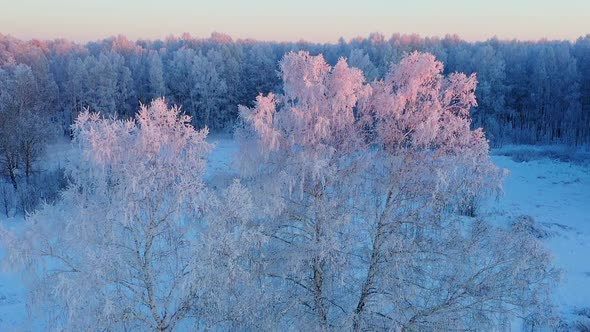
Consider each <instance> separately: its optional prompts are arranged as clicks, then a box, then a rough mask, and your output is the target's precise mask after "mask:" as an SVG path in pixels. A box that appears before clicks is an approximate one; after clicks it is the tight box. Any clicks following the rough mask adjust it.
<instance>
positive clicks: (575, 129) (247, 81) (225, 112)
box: [0, 33, 590, 146]
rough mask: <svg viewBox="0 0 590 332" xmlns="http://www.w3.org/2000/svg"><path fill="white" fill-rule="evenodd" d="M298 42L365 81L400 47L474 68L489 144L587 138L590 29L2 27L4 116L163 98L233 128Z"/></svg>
mask: <svg viewBox="0 0 590 332" xmlns="http://www.w3.org/2000/svg"><path fill="white" fill-rule="evenodd" d="M292 50H306V51H309V52H310V53H311V54H320V53H321V54H323V55H324V57H325V58H326V60H327V61H328V62H329V63H330V64H332V65H333V64H335V63H336V62H337V60H338V59H339V58H340V57H346V58H348V62H349V63H350V65H351V66H355V67H358V68H360V69H362V70H363V71H364V72H365V76H366V77H367V79H368V80H374V79H380V78H382V77H383V76H384V74H385V73H386V72H387V71H388V70H389V67H390V65H391V64H392V63H396V62H398V61H399V60H400V59H401V58H402V56H403V55H404V54H408V53H409V52H411V51H414V50H418V51H425V52H430V53H433V54H434V55H436V57H437V58H438V59H439V60H441V61H442V62H443V63H444V64H445V69H444V72H445V74H448V73H452V72H455V71H458V72H465V73H468V74H469V73H477V79H478V81H479V85H478V87H477V91H476V94H477V98H478V103H479V105H478V106H477V107H476V108H475V109H474V110H473V113H472V114H473V118H474V124H473V125H474V126H482V127H483V128H484V129H485V132H486V135H487V137H488V138H489V139H490V140H491V143H492V145H495V146H499V145H502V144H506V143H526V144H552V143H560V144H567V145H587V144H588V143H590V35H588V36H586V37H582V38H579V39H578V40H576V41H575V42H569V41H546V40H543V41H539V42H522V41H501V40H498V39H491V40H488V41H485V42H475V43H470V42H466V41H463V40H461V39H460V38H458V37H456V36H447V37H445V38H422V37H420V36H417V35H399V34H394V35H393V36H391V37H390V38H389V39H387V38H385V37H384V36H383V35H380V34H372V35H370V36H369V37H368V38H356V39H353V40H350V41H345V40H343V39H341V40H340V41H339V42H338V43H336V44H315V43H308V42H303V41H302V42H295V43H279V42H260V41H255V40H233V39H232V38H231V37H229V36H227V35H224V34H219V33H214V34H212V35H211V37H210V38H206V39H199V38H193V37H191V36H190V35H189V34H184V35H182V36H180V37H168V38H167V39H165V40H138V41H135V42H134V41H130V40H128V39H127V38H125V37H124V36H118V37H113V38H109V39H105V40H100V41H96V42H90V43H87V44H85V45H81V44H76V43H73V42H71V41H67V40H53V41H39V40H31V41H22V40H18V39H15V38H12V37H10V36H5V35H1V34H0V117H2V118H6V117H9V116H8V115H7V114H9V113H11V114H12V115H13V117H14V115H15V114H18V115H17V118H24V119H26V120H24V121H31V119H36V120H34V121H43V120H39V119H37V118H38V117H40V118H41V119H43V118H46V119H47V118H51V119H52V120H53V121H52V122H53V123H55V124H57V125H58V127H61V130H62V132H63V133H66V134H67V133H69V128H70V125H71V124H72V121H73V119H75V117H76V116H77V114H78V113H80V112H81V111H82V110H83V109H84V108H86V107H88V108H89V109H90V110H92V111H98V112H101V113H102V114H105V115H108V116H117V117H119V118H127V117H129V116H131V115H132V114H133V112H134V111H135V110H136V109H137V108H138V106H139V102H141V103H148V102H149V101H151V100H152V99H154V98H157V97H159V96H166V98H167V101H168V102H169V103H174V104H178V105H182V109H183V110H184V111H185V112H186V113H187V114H189V115H191V116H192V118H193V122H194V125H195V126H197V127H199V128H202V127H205V126H207V127H209V128H211V129H213V130H221V129H224V128H231V127H232V125H233V123H234V122H235V121H236V119H237V109H238V108H237V106H238V105H240V104H242V105H247V106H252V104H251V101H252V100H253V98H254V97H255V96H256V95H258V94H259V93H268V92H270V91H276V92H281V91H280V85H279V77H278V75H277V71H278V61H279V59H281V58H282V56H283V55H284V54H285V53H287V52H289V51H292ZM32 114H34V117H33V118H30V117H29V116H31V115H32ZM2 121H3V120H2V119H0V125H1V122H2ZM10 126H11V127H13V128H14V127H15V125H14V124H10ZM31 130H32V129H31ZM20 133H21V134H24V132H23V131H20Z"/></svg>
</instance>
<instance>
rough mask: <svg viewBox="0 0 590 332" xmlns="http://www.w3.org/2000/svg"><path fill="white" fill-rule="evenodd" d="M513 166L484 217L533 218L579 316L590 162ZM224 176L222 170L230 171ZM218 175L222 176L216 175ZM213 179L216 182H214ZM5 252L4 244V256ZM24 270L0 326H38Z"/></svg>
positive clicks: (566, 309) (589, 302) (217, 161)
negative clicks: (30, 306)
mask: <svg viewBox="0 0 590 332" xmlns="http://www.w3.org/2000/svg"><path fill="white" fill-rule="evenodd" d="M208 140H209V141H210V142H211V143H214V144H215V149H214V151H213V152H212V154H211V155H210V157H209V162H208V169H207V175H206V177H207V180H208V181H209V182H214V183H215V184H214V185H217V184H219V185H222V183H223V182H224V181H223V180H224V179H227V178H228V177H231V176H232V174H235V172H234V170H233V169H232V160H233V157H234V155H235V154H236V151H237V146H236V144H235V142H234V141H233V139H232V138H231V136H230V135H212V136H211V137H210V138H209V139H208ZM71 152H72V148H71V145H70V144H69V142H67V141H66V140H64V141H60V142H59V143H56V144H53V145H52V146H50V148H49V149H48V152H47V156H46V158H45V161H44V167H46V168H52V167H53V168H54V167H57V166H58V165H62V166H63V165H65V164H66V163H67V162H68V161H69V159H70V157H71V156H72V153H71ZM493 160H494V162H495V163H496V164H497V165H498V166H500V167H502V168H506V169H508V170H509V171H510V175H508V177H507V178H506V180H505V183H504V192H505V193H504V195H503V196H502V197H500V198H499V199H498V200H497V201H491V202H487V203H485V205H484V207H483V208H482V212H481V214H480V216H481V217H483V218H486V219H488V220H493V221H494V222H495V223H498V224H501V225H509V224H510V222H512V221H513V220H514V219H515V218H517V217H518V216H521V215H528V216H530V217H532V218H533V219H534V220H535V222H536V224H537V225H538V226H539V227H540V228H542V229H543V230H545V231H546V232H547V233H548V234H549V236H548V237H547V238H545V239H543V241H544V242H545V243H546V245H547V247H548V248H549V249H550V250H551V252H552V253H553V254H554V256H555V265H556V266H557V267H559V268H561V269H562V271H563V280H562V282H561V283H560V285H559V286H558V288H557V289H556V291H555V294H554V300H555V303H556V304H557V306H558V308H559V309H560V312H561V313H562V314H563V316H564V317H565V318H566V319H567V318H568V317H569V318H570V319H575V318H574V315H573V312H574V310H576V309H580V308H584V307H590V163H585V164H584V163H570V162H564V161H558V160H552V159H549V158H541V159H534V160H530V161H523V162H516V161H514V160H513V159H511V158H510V157H508V156H500V155H494V156H493ZM228 173H229V176H227V175H225V176H224V175H223V174H228ZM217 177H220V181H216V178H217ZM214 180H215V181H214ZM0 223H2V224H3V226H5V227H8V228H10V229H13V230H16V231H18V230H19V229H20V228H21V226H22V217H20V218H19V217H17V218H10V219H6V218H5V216H3V215H2V216H0ZM3 255H4V252H3V249H2V248H1V247H0V257H1V256H3ZM24 277H25V276H23V275H21V274H19V273H17V272H11V271H9V270H8V269H6V267H4V268H3V269H2V270H1V271H0V331H29V330H40V328H39V326H36V325H35V317H29V315H28V313H27V310H26V297H27V290H26V286H25V282H24V280H23V279H24Z"/></svg>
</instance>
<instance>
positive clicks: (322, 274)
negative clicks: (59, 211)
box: [236, 52, 370, 330]
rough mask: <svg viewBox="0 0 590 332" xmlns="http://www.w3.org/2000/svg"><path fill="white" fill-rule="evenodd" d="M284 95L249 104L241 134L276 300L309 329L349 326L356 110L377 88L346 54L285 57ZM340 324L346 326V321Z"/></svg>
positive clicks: (243, 113) (358, 142)
mask: <svg viewBox="0 0 590 332" xmlns="http://www.w3.org/2000/svg"><path fill="white" fill-rule="evenodd" d="M280 68H281V73H282V77H283V82H284V86H283V89H284V91H285V95H284V96H276V95H274V94H269V95H267V96H262V95H261V96H259V97H258V98H257V100H256V104H255V107H254V108H252V109H248V108H246V107H242V108H241V109H240V116H241V118H242V120H243V121H244V127H243V128H242V129H240V130H238V132H237V134H236V135H237V136H236V137H237V138H238V140H239V143H240V145H241V153H240V158H239V159H240V160H241V164H240V166H241V170H242V172H243V175H244V176H246V177H250V178H253V179H255V180H254V184H253V187H254V188H256V189H253V190H255V192H257V193H258V194H259V196H258V199H259V200H258V201H257V204H258V205H259V206H260V207H261V210H263V211H265V212H266V213H267V217H266V218H264V222H263V223H262V227H263V230H264V233H265V234H267V235H268V236H269V238H270V240H271V241H270V243H269V248H268V249H267V250H271V252H272V256H270V257H272V258H271V259H269V260H270V261H269V262H268V264H269V267H268V270H267V271H266V273H267V275H268V277H269V278H271V279H277V280H278V281H277V282H278V283H279V284H280V285H281V289H280V292H281V294H285V295H284V296H282V297H281V299H280V303H278V304H277V306H278V307H279V308H280V309H279V310H284V311H285V312H286V314H285V315H284V316H285V317H281V318H282V319H285V320H288V321H290V320H294V321H297V322H298V324H299V325H298V326H299V327H298V328H301V329H305V330H314V329H317V328H318V327H319V329H328V328H330V327H336V326H342V325H341V322H342V321H343V318H342V315H343V312H342V311H341V310H340V309H339V306H340V305H343V303H342V304H339V303H338V302H340V299H339V296H338V293H339V289H340V288H341V287H342V286H343V282H344V280H342V279H341V278H340V277H341V276H342V275H343V274H344V271H346V270H347V269H348V267H347V265H348V257H347V256H346V254H345V253H346V252H347V251H348V248H347V245H348V243H349V242H348V241H347V240H346V239H345V237H343V234H342V233H343V231H344V230H345V229H346V228H347V227H350V223H351V218H350V216H351V206H350V204H349V201H350V198H351V197H354V195H355V186H354V184H355V183H357V182H358V179H359V178H358V176H359V171H360V168H361V167H362V165H363V164H364V161H363V160H359V159H356V158H350V157H351V156H352V155H354V154H355V153H357V152H358V151H359V146H363V145H364V142H363V141H362V139H361V137H360V135H359V133H358V131H359V128H357V127H356V126H355V117H354V114H353V113H354V108H355V106H356V105H357V101H358V100H359V99H361V98H365V97H366V96H367V95H368V94H369V92H370V88H369V87H368V86H366V85H365V82H364V77H363V75H362V72H361V71H360V70H358V69H353V68H349V67H348V65H347V63H346V60H344V59H341V60H340V61H339V62H338V64H337V65H336V66H335V67H333V68H332V67H331V66H329V65H328V64H327V63H326V62H325V61H324V59H323V58H322V57H321V56H315V57H314V56H310V55H309V53H307V52H300V53H289V54H288V55H286V56H285V57H284V58H283V60H282V61H281V63H280ZM339 324H340V325H339Z"/></svg>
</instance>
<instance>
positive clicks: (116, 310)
mask: <svg viewBox="0 0 590 332" xmlns="http://www.w3.org/2000/svg"><path fill="white" fill-rule="evenodd" d="M189 122H190V118H189V117H188V116H185V115H183V114H181V113H180V111H179V109H178V108H177V107H173V108H168V107H167V105H166V103H165V102H164V100H162V99H158V100H156V101H154V102H152V104H151V105H150V106H149V107H148V106H142V108H141V110H140V111H139V113H138V114H137V116H136V118H135V120H124V121H123V120H112V119H103V118H101V117H100V116H99V115H98V114H96V113H90V112H88V111H86V112H83V113H81V114H80V116H79V117H78V119H77V120H76V123H75V125H74V137H75V138H74V144H76V145H77V146H78V147H79V149H80V160H79V163H75V164H73V166H72V167H71V168H70V169H69V175H70V177H71V179H72V183H71V185H70V186H69V188H68V189H67V190H66V191H65V192H64V193H63V200H62V201H61V202H59V203H58V204H56V205H52V206H49V205H48V206H45V207H44V208H43V209H42V210H41V211H39V212H38V213H36V214H35V215H33V216H32V217H31V218H30V219H29V220H28V221H27V222H26V231H25V232H24V235H23V236H22V237H21V236H19V235H14V234H11V233H8V232H6V231H3V232H2V235H3V243H4V244H5V245H7V246H8V256H9V257H8V259H9V260H10V261H11V263H12V264H13V266H16V264H22V265H24V267H26V268H27V269H26V272H27V273H28V275H29V276H31V277H32V278H33V280H31V282H32V283H31V291H32V292H31V304H32V305H33V308H37V309H39V310H42V311H43V312H44V313H46V314H47V315H45V314H44V315H43V317H47V320H48V321H46V322H45V323H46V324H47V327H48V328H49V327H55V328H62V329H66V330H96V329H99V330H129V329H131V330H148V329H149V330H156V331H171V330H173V329H175V328H178V327H179V326H185V327H186V326H193V328H198V329H204V328H213V327H218V328H221V327H223V326H225V327H226V328H229V327H232V326H242V328H244V327H243V326H246V324H248V323H247V322H250V323H252V324H254V323H253V322H252V320H253V319H254V318H256V317H257V316H256V315H255V314H254V313H252V312H251V311H249V310H247V305H246V302H244V301H243V300H242V298H238V299H237V300H236V298H235V294H236V293H237V292H238V291H241V290H240V287H244V286H248V283H247V282H246V281H241V280H242V279H243V278H246V276H248V275H249V271H251V269H250V266H249V264H252V262H253V260H252V259H248V257H246V255H247V253H248V252H249V247H247V246H245V244H247V243H250V240H251V239H255V238H256V236H255V232H254V228H246V227H245V226H244V224H245V223H247V222H248V221H249V220H250V219H251V218H252V217H251V216H252V204H251V200H250V199H249V195H248V192H247V191H245V189H244V188H243V187H241V185H240V184H239V183H234V184H233V185H232V186H231V187H230V188H229V189H228V190H227V192H226V193H225V194H224V195H223V196H222V197H219V198H216V195H215V194H214V193H211V192H209V191H208V190H207V189H206V187H205V184H204V182H203V180H202V177H203V174H204V172H205V160H204V158H205V156H206V154H207V153H208V151H209V150H210V148H211V147H210V145H209V144H208V143H206V142H205V141H204V139H205V137H206V135H207V131H206V130H201V131H196V130H195V129H194V128H193V127H192V126H191V125H190V124H189ZM228 205H229V206H228ZM223 237H225V238H226V239H225V241H224V242H223V243H220V242H219V241H220V239H221V238H223ZM249 279H250V278H249V277H248V278H247V280H249ZM249 289H250V290H248V291H246V292H255V291H256V290H257V288H256V287H249ZM232 294H233V295H232ZM244 299H246V298H244ZM37 317H39V316H37ZM258 323H259V322H258ZM183 324H185V325H183ZM187 324H188V325H187ZM232 324H233V325H232Z"/></svg>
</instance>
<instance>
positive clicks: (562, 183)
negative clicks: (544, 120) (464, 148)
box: [484, 156, 590, 319]
mask: <svg viewBox="0 0 590 332" xmlns="http://www.w3.org/2000/svg"><path fill="white" fill-rule="evenodd" d="M493 159H494V162H495V163H496V164H497V165H498V166H500V167H503V168H507V169H509V170H510V175H509V176H508V178H507V179H506V181H505V183H504V192H505V193H504V195H503V196H502V197H501V198H500V200H499V201H498V202H493V203H491V204H489V206H487V207H486V208H485V210H486V211H485V212H484V215H485V216H487V217H490V218H494V219H495V220H497V221H498V222H500V223H504V222H505V223H509V222H511V221H513V220H514V219H515V218H516V217H518V216H521V215H528V216H531V217H532V218H533V219H534V220H535V222H536V224H537V225H538V226H539V228H540V229H541V230H543V231H546V233H547V237H546V238H545V239H544V242H545V243H546V244H547V246H548V248H549V249H550V250H551V251H552V252H553V254H554V256H555V264H556V266H557V267H559V268H561V269H562V270H563V280H562V281H561V284H560V285H559V287H558V289H557V290H556V292H555V303H556V304H557V305H558V306H559V308H560V311H561V312H562V313H563V314H564V315H565V316H566V318H570V319H577V318H575V317H574V316H573V313H574V311H575V310H579V309H582V308H587V307H590V164H588V163H586V164H575V163H570V162H562V161H557V160H551V159H548V158H543V159H538V160H531V161H522V162H516V161H514V160H512V159H511V158H510V157H507V156H494V157H493Z"/></svg>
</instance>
